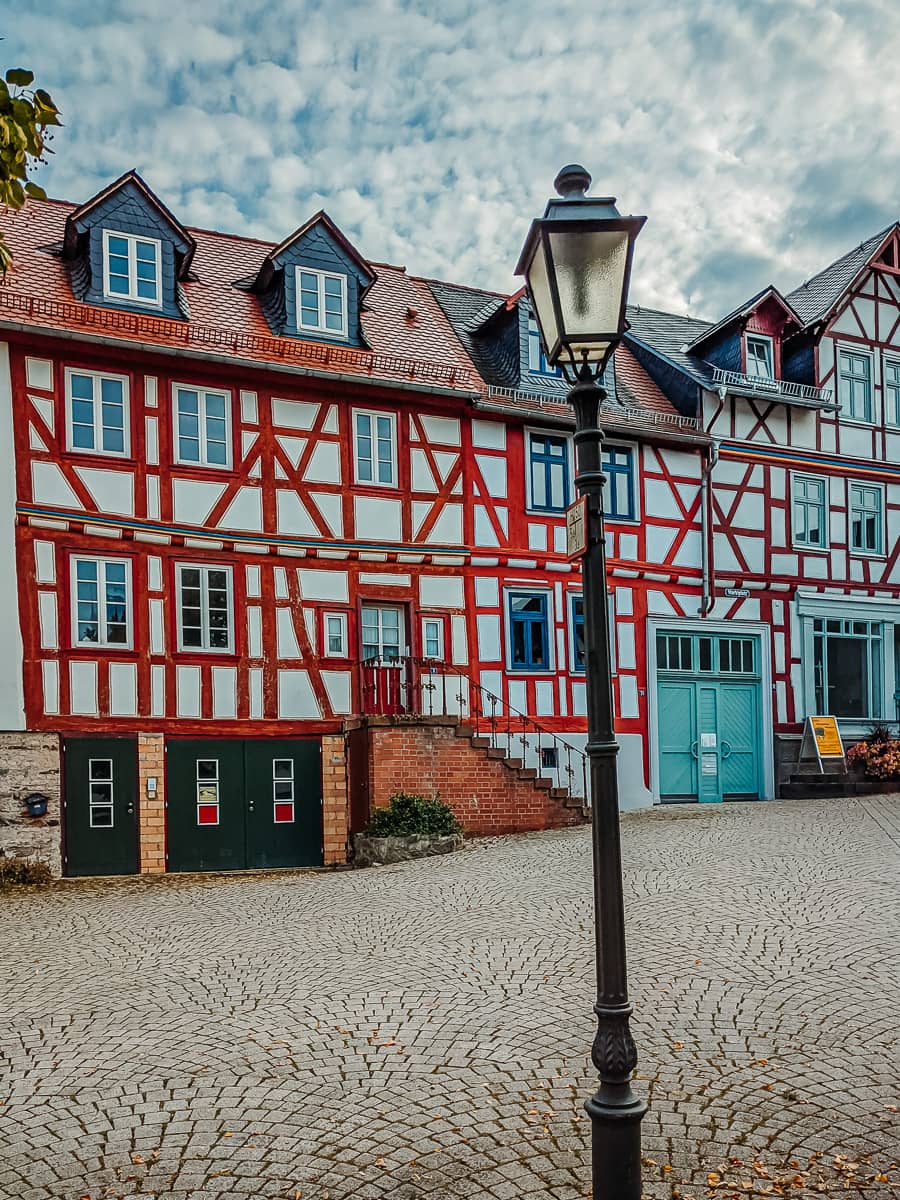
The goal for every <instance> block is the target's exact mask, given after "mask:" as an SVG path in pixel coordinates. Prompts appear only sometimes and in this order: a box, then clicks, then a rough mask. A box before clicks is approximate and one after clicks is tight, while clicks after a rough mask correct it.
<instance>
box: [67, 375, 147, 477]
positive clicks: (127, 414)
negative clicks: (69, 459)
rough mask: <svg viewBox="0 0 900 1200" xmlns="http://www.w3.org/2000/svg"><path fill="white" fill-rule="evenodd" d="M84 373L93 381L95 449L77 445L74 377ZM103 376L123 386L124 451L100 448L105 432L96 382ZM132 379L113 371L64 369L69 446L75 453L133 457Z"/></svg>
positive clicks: (109, 456)
mask: <svg viewBox="0 0 900 1200" xmlns="http://www.w3.org/2000/svg"><path fill="white" fill-rule="evenodd" d="M73 375H83V376H85V377H86V378H88V379H92V380H94V395H93V396H92V398H91V404H92V405H93V408H94V445H93V448H89V447H87V446H76V445H75V433H74V426H75V422H74V420H73V413H72V405H73V403H74V401H73V397H72V376H73ZM104 379H114V380H115V381H116V382H117V383H121V385H122V443H123V448H122V449H121V450H104V449H103V448H102V447H100V445H99V444H100V442H101V441H102V435H103V401H102V398H101V397H99V396H98V388H97V381H100V383H101V384H102V381H103V380H104ZM129 382H130V381H129V378H128V376H127V375H116V374H114V373H113V372H112V371H82V370H79V368H78V367H66V369H65V388H66V448H67V449H68V450H69V451H70V452H71V453H72V454H102V455H104V456H106V457H107V458H129V457H130V456H131V394H130V390H129V386H128V385H129Z"/></svg>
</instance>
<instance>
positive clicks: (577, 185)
mask: <svg viewBox="0 0 900 1200" xmlns="http://www.w3.org/2000/svg"><path fill="white" fill-rule="evenodd" d="M553 186H554V187H555V188H556V190H557V192H559V194H560V196H562V198H563V199H564V200H577V199H578V198H579V197H580V196H584V195H586V194H587V190H588V188H589V187H590V186H591V174H590V171H588V170H586V169H585V168H584V167H582V166H580V165H579V164H578V163H569V165H568V166H567V167H563V169H562V170H561V171H560V173H559V174H558V175H557V176H556V178H555V179H554V180H553Z"/></svg>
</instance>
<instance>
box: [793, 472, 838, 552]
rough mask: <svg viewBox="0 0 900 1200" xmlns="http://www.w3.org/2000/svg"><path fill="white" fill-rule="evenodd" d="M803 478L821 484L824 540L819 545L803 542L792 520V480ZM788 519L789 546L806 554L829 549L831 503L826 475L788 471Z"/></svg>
mask: <svg viewBox="0 0 900 1200" xmlns="http://www.w3.org/2000/svg"><path fill="white" fill-rule="evenodd" d="M795 479H805V480H808V481H811V482H815V483H821V484H822V509H823V513H822V515H823V528H822V532H823V535H824V539H825V540H824V541H823V542H821V543H819V545H813V543H812V542H803V541H801V540H800V538H799V535H798V533H797V524H796V521H795V520H794V480H795ZM789 485H790V520H791V546H792V547H794V548H795V549H797V550H802V551H803V552H804V553H806V554H816V553H819V554H822V553H824V552H825V551H826V550H828V549H829V547H830V545H831V505H830V493H831V489H830V487H829V479H828V476H827V475H814V474H812V473H811V472H809V471H790V472H789Z"/></svg>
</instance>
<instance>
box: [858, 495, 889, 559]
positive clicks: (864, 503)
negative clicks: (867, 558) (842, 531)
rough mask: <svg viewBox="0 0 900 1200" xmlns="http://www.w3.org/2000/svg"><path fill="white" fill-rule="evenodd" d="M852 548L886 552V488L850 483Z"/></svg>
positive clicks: (868, 551) (866, 552)
mask: <svg viewBox="0 0 900 1200" xmlns="http://www.w3.org/2000/svg"><path fill="white" fill-rule="evenodd" d="M850 549H851V550H852V551H853V552H854V553H856V554H883V553H884V490H883V488H881V487H880V486H878V485H877V484H873V485H866V484H862V483H851V484H850Z"/></svg>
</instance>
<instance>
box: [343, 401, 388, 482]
mask: <svg viewBox="0 0 900 1200" xmlns="http://www.w3.org/2000/svg"><path fill="white" fill-rule="evenodd" d="M353 441H354V463H355V468H356V482H357V483H371V484H373V485H376V486H382V487H396V486H397V465H396V464H397V426H396V422H395V419H394V415H393V413H379V412H361V411H359V410H357V411H355V412H354V414H353Z"/></svg>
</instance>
